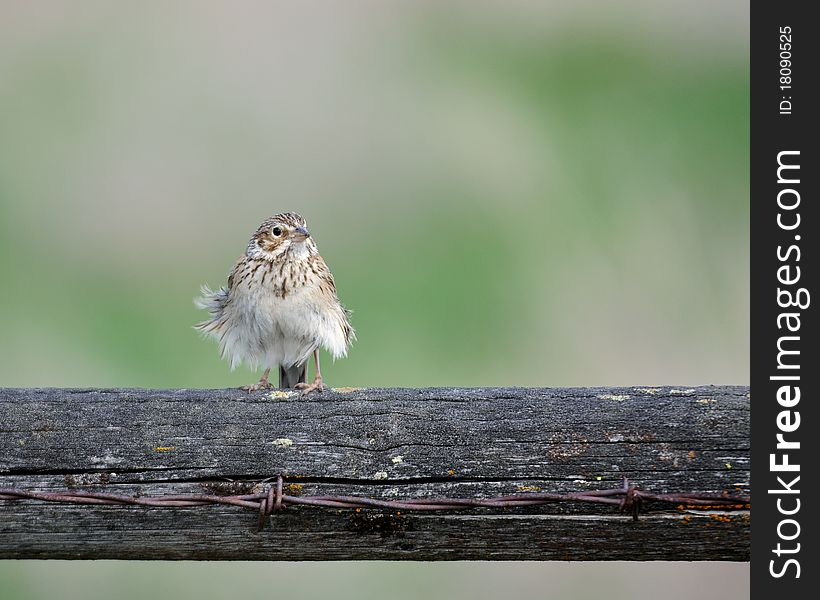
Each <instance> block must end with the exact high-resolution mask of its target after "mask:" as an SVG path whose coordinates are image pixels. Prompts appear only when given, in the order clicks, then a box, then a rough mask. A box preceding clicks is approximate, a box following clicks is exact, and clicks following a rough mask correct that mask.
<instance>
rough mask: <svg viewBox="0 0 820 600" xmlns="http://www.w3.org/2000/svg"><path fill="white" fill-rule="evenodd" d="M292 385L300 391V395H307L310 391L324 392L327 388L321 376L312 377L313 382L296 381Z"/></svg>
mask: <svg viewBox="0 0 820 600" xmlns="http://www.w3.org/2000/svg"><path fill="white" fill-rule="evenodd" d="M293 387H294V388H295V389H297V390H300V391H301V392H302V393H301V395H302V396H307V395H308V394H310V393H311V392H324V391H325V390H326V389H327V386H326V385H325V384H324V383H323V382H322V378H321V377H317V378H316V379H314V380H313V383H297V384H296V385H295V386H293Z"/></svg>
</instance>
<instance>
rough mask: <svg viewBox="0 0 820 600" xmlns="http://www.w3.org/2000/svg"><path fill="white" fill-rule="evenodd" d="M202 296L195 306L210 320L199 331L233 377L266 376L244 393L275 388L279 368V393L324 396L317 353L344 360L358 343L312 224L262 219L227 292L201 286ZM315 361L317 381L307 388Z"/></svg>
mask: <svg viewBox="0 0 820 600" xmlns="http://www.w3.org/2000/svg"><path fill="white" fill-rule="evenodd" d="M201 294H202V295H201V296H200V297H198V298H195V299H194V303H195V304H196V306H197V307H199V308H201V309H204V310H207V311H208V313H209V317H208V318H207V319H206V320H205V321H202V322H201V323H198V324H196V325H194V328H195V329H197V330H199V331H200V332H201V333H202V334H204V335H205V337H212V338H214V339H216V340H217V342H218V343H219V352H220V357H221V358H227V359H228V361H229V362H230V366H231V370H233V369H235V368H236V367H237V366H238V365H240V364H245V365H247V366H249V367H251V368H252V369H254V370H258V369H259V368H264V372H263V374H262V377H261V378H260V379H259V381H258V382H257V383H254V384H251V385H246V386H242V389H243V390H245V391H247V392H254V391H258V390H264V389H269V388H272V387H273V384H272V383H271V382H270V381H269V380H268V379H269V376H270V371H271V369H276V368H278V370H279V387H280V388H281V389H297V390H301V393H302V394H309V393H312V392H322V391H324V390H325V389H326V386H325V384H324V382H323V380H322V373H321V370H320V368H319V349H320V348H324V349H325V350H326V351H327V352H328V353H329V354H330V355H331V356H332V357H333V359H334V360H335V359H337V358H340V357H344V356H347V352H348V349H349V348H350V344H351V343H352V342H353V340H355V339H356V333H355V331H354V330H353V327H352V326H351V324H350V311H349V310H348V309H347V308H345V307H344V306H343V305H342V303H341V302H340V301H339V297H338V294H337V291H336V283H335V281H334V279H333V274H332V273H331V272H330V269H329V268H328V266H327V264H326V263H325V261H324V259H323V258H322V255H321V254H319V250H318V248H317V246H316V240H315V239H314V238H313V236H312V235H311V234H310V232H309V231H308V228H307V222H306V221H305V219H304V218H302V217H301V216H300V215H298V214H297V213H295V212H284V213H279V214H276V215H274V216H272V217H269V218H267V219H265V220H264V221H263V222H262V224H261V225H260V226H259V227H258V228H257V229H256V231H255V232H254V233H253V235H252V236H251V238H250V241H248V245H247V247H246V249H245V252H244V253H243V254H242V255H241V256H240V257H239V259H238V260H237V261H236V264H235V265H234V267H233V269H232V270H231V273H230V275H229V276H228V285H227V286H223V287H220V288H219V289H217V290H216V291H214V290H211V289H210V288H209V287H208V286H207V285H203V286H202V288H201ZM311 355H313V360H314V363H315V366H316V369H315V370H316V373H315V377H314V379H313V381H312V382H311V383H307V363H308V361H309V359H310V356H311Z"/></svg>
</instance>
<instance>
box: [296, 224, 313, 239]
mask: <svg viewBox="0 0 820 600" xmlns="http://www.w3.org/2000/svg"><path fill="white" fill-rule="evenodd" d="M293 232H294V233H298V234H299V235H301V236H302V238H303V239H304V238H309V237H310V232H309V231H308V230H307V229H305V228H304V227H297V228H296V229H294V230H293Z"/></svg>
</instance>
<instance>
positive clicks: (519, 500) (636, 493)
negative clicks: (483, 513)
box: [0, 475, 749, 530]
mask: <svg viewBox="0 0 820 600" xmlns="http://www.w3.org/2000/svg"><path fill="white" fill-rule="evenodd" d="M283 481H284V480H283V477H282V476H281V475H280V476H278V477H277V478H276V484H275V485H272V486H269V487H268V488H267V489H266V490H264V491H261V492H257V493H253V494H241V495H235V496H218V495H214V494H174V495H168V496H126V495H120V494H110V493H106V492H86V491H80V490H71V491H65V492H60V493H56V492H38V491H31V490H21V489H17V488H0V500H5V501H12V500H21V499H31V500H41V501H45V502H61V503H68V504H98V505H99V504H103V505H121V506H122V505H126V506H129V505H130V506H150V507H155V508H179V507H192V506H205V505H210V504H229V505H231V506H240V507H242V508H249V509H254V510H256V511H258V513H259V529H260V530H261V529H262V527H263V526H264V523H265V517H267V516H269V515H271V514H272V513H273V511H279V510H283V509H284V508H286V507H288V506H313V507H319V508H332V509H368V508H370V509H375V508H381V509H390V510H404V511H441V510H466V509H471V508H502V509H503V508H515V507H522V506H538V505H544V504H554V503H557V502H582V503H592V504H609V505H612V506H617V507H618V508H619V509H620V511H621V512H622V513H628V514H631V515H632V519H633V520H636V521H637V520H638V515H639V514H640V512H641V507H642V505H643V502H644V501H653V502H662V503H667V504H670V503H671V504H676V505H684V506H686V507H689V508H697V507H701V508H721V509H723V510H738V509H747V508H749V498H747V497H742V496H732V495H729V494H713V493H704V492H679V493H673V494H652V493H649V492H644V491H642V490H639V489H638V488H637V487H636V486H634V485H632V484H631V483H630V482H629V480H627V479H626V478H625V479H624V484H623V486H622V487H620V488H613V489H606V490H590V491H584V492H566V493H556V492H523V493H518V494H509V495H506V496H497V497H495V498H414V499H407V500H379V499H376V498H366V497H362V496H290V495H287V494H284V493H283Z"/></svg>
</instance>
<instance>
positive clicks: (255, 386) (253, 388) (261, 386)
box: [239, 381, 273, 394]
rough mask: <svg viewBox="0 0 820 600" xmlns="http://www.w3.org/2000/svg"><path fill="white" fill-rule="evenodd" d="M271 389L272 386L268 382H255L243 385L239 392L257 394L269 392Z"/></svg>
mask: <svg viewBox="0 0 820 600" xmlns="http://www.w3.org/2000/svg"><path fill="white" fill-rule="evenodd" d="M272 387H273V384H272V383H271V382H270V381H257V382H256V383H251V384H249V385H243V386H242V387H241V388H239V389H241V390H244V391H246V392H248V393H249V394H250V393H251V392H258V391H260V390H269V389H271V388H272Z"/></svg>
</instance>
